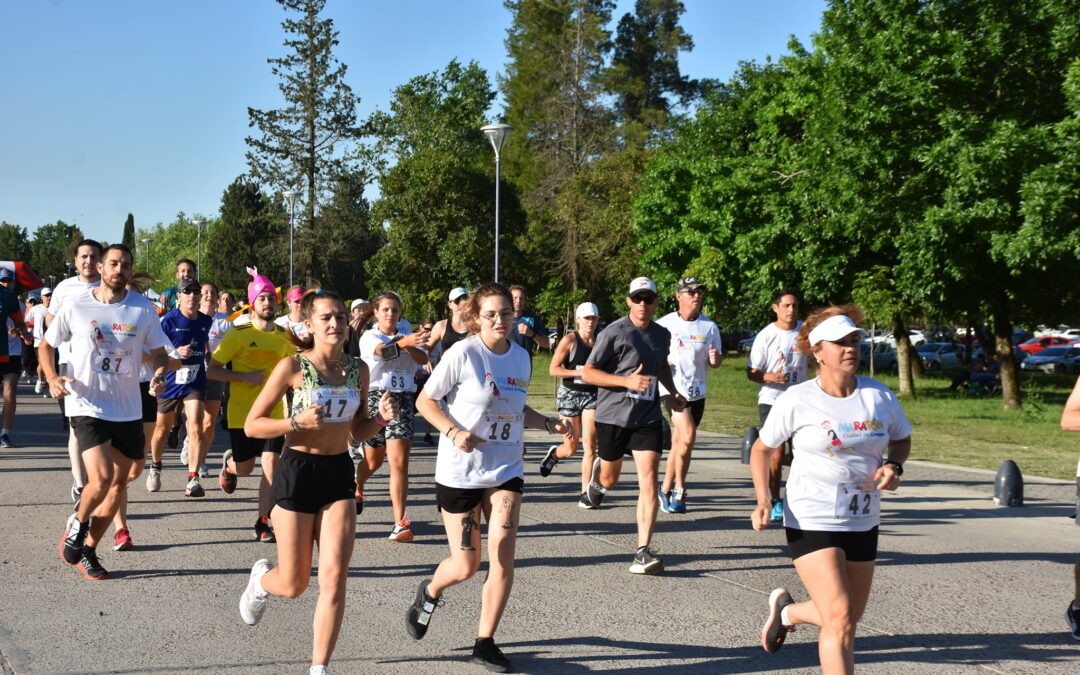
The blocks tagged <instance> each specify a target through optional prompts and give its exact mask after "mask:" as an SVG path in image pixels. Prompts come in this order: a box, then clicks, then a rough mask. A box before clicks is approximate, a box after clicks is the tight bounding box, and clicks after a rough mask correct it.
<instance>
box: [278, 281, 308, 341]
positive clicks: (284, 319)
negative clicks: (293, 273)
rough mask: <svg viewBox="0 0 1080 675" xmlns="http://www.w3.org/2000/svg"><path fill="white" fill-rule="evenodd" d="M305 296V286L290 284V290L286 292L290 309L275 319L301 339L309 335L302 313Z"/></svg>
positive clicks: (286, 300)
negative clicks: (301, 308) (306, 331)
mask: <svg viewBox="0 0 1080 675" xmlns="http://www.w3.org/2000/svg"><path fill="white" fill-rule="evenodd" d="M303 297H304V287H303V286H290V287H289V290H288V291H286V292H285V303H286V305H287V306H288V308H289V311H288V312H287V313H286V314H282V315H281V316H279V317H278V318H276V319H274V323H276V324H277V325H279V326H281V327H282V328H284V329H285V330H287V331H289V332H290V333H292V334H293V335H295V336H296V337H298V338H300V339H301V340H306V339H307V337H308V336H307V334H305V333H304V331H305V330H307V328H306V327H305V325H304V320H303V318H301V314H300V300H301V299H302V298H303Z"/></svg>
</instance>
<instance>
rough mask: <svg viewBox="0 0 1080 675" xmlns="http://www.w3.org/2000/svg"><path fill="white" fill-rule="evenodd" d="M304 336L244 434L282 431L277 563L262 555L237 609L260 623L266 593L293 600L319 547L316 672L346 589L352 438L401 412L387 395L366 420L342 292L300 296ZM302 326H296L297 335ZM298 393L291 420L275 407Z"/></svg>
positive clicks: (334, 632) (326, 660)
mask: <svg viewBox="0 0 1080 675" xmlns="http://www.w3.org/2000/svg"><path fill="white" fill-rule="evenodd" d="M298 304H299V305H300V316H301V317H302V318H303V319H304V321H305V330H304V334H306V335H308V336H309V337H308V338H307V339H306V340H299V339H297V340H296V344H297V346H299V347H300V349H301V350H302V351H301V353H300V354H299V355H297V356H294V357H287V358H284V359H282V360H281V361H280V362H279V363H278V364H277V366H276V367H275V368H274V370H273V372H272V373H271V375H270V377H269V379H267V381H266V385H265V386H264V387H263V389H262V391H261V392H260V393H259V396H258V398H256V399H255V403H254V404H253V405H252V407H251V411H250V412H249V413H248V416H247V421H246V422H245V424H244V431H245V433H247V434H249V435H250V436H251V437H253V438H265V439H274V438H280V437H281V436H282V435H285V438H286V441H287V444H288V447H287V448H285V450H284V452H283V453H282V455H281V461H280V463H279V464H278V467H277V476H276V480H275V481H274V486H273V490H272V503H273V505H274V506H273V509H274V510H273V519H274V526H275V528H276V530H277V536H278V544H277V551H278V567H276V568H275V567H274V566H273V565H272V564H271V563H270V561H269V560H266V559H263V560H259V561H257V562H256V563H255V565H254V566H253V567H252V569H251V576H250V577H249V579H248V585H247V588H246V589H245V590H244V593H243V595H241V597H240V616H241V617H242V618H243V620H244V622H245V623H247V624H249V625H254V624H256V623H258V622H259V620H260V619H261V618H262V615H263V612H264V611H265V610H266V603H267V601H268V600H269V596H271V595H276V596H278V597H285V598H296V597H298V596H300V594H302V593H303V592H304V591H305V590H306V589H307V586H308V582H309V581H310V579H311V562H312V548H313V547H314V546H315V545H316V544H318V547H319V601H318V603H317V604H316V606H315V621H314V636H313V642H312V651H311V664H312V665H311V668H310V672H311V673H325V672H327V668H328V666H329V664H330V655H331V654H332V653H333V651H334V645H335V643H336V642H337V637H338V632H339V631H340V630H341V622H342V618H343V616H344V614H345V588H346V582H347V581H348V578H349V561H350V560H351V559H352V552H353V545H354V542H355V539H356V513H355V511H354V507H353V488H354V484H353V471H352V460H351V459H349V454H348V446H349V438H350V436H353V437H358V438H367V437H369V436H372V435H373V434H374V433H375V432H376V430H378V429H380V428H382V427H384V426H386V425H387V424H388V423H389V420H391V419H393V418H394V417H396V412H397V411H396V410H395V409H394V403H393V400H392V397H391V396H390V394H389V393H384V394H383V395H382V397H381V398H380V400H379V404H378V416H377V417H375V418H372V419H369V418H368V416H367V413H366V406H364V405H363V403H364V401H365V400H366V397H365V394H366V390H367V384H368V373H367V367H366V366H365V365H364V364H363V362H361V361H358V360H357V359H354V358H351V357H348V356H346V355H345V353H344V351H343V349H344V346H345V341H346V339H347V333H348V331H347V329H348V320H347V318H346V315H345V303H344V302H343V301H342V300H341V298H340V297H339V296H338V295H337V294H336V293H330V292H328V291H321V290H320V291H308V292H307V293H306V294H305V295H304V296H303V298H302V299H301V301H300V303H298ZM294 334H295V333H294ZM288 390H292V391H293V403H292V409H291V410H290V416H289V418H288V419H282V418H281V416H279V415H277V414H276V409H277V407H278V406H279V405H280V404H281V398H282V396H284V394H285V392H286V391H288Z"/></svg>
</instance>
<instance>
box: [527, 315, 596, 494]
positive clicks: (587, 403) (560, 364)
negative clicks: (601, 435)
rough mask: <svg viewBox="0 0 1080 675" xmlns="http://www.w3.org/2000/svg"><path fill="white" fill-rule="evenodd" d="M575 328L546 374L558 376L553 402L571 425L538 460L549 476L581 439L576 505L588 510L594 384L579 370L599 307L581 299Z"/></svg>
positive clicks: (593, 337)
mask: <svg viewBox="0 0 1080 675" xmlns="http://www.w3.org/2000/svg"><path fill="white" fill-rule="evenodd" d="M574 320H575V321H576V322H577V330H576V331H571V332H569V333H567V334H566V335H564V336H563V338H562V339H561V340H559V344H558V346H556V347H555V354H554V355H553V356H552V357H551V365H550V366H549V367H548V374H549V375H551V376H552V377H561V378H562V384H561V385H560V386H559V390H558V391H557V392H555V402H556V405H557V406H558V408H559V414H560V415H562V418H563V420H564V421H566V422H569V423H570V425H571V432H570V436H569V437H568V438H567V439H566V441H565V442H564V443H562V444H561V445H553V446H551V447H550V448H548V451H547V454H546V455H544V459H543V460H541V461H540V475H541V476H545V477H546V476H549V475H551V471H552V469H554V468H555V465H556V464H558V463H559V460H561V459H566V458H568V457H573V456H574V454H575V453H576V452H577V445H578V439H581V445H582V448H583V453H582V456H581V498H580V499H579V500H578V506H580V507H581V508H583V509H591V508H593V507H592V504H590V503H589V496H588V494H586V493H588V491H589V478H590V477H591V475H592V465H593V461H594V460H595V459H596V386H595V385H592V384H586V383H585V380H583V379H581V370H582V369H583V368H584V367H585V362H586V361H588V360H589V354H591V353H592V349H593V346H594V345H595V344H596V325H597V323H598V322H599V320H600V310H599V308H597V306H596V305H594V304H593V303H591V302H583V303H581V304H580V305H578V306H577V310H576V311H575V312H574Z"/></svg>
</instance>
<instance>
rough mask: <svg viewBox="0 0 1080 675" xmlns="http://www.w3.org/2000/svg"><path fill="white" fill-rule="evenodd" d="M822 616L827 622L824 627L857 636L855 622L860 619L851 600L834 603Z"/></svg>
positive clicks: (838, 632)
mask: <svg viewBox="0 0 1080 675" xmlns="http://www.w3.org/2000/svg"><path fill="white" fill-rule="evenodd" d="M821 618H822V620H823V622H824V623H825V625H824V626H822V629H824V630H829V631H831V632H833V633H836V634H839V635H844V636H850V637H854V636H855V623H856V622H857V621H858V617H856V616H855V612H854V609H853V608H852V606H851V603H850V602H846V601H844V602H837V603H835V604H833V605H832V606H831V607H829V608H828V611H827V612H825V613H824V614H823V615H822V617H821Z"/></svg>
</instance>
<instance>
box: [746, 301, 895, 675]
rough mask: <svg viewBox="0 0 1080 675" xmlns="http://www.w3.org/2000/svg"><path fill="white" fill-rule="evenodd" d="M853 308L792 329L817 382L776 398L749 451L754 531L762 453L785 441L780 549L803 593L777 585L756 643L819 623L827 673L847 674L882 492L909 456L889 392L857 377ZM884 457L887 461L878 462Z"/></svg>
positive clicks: (767, 506)
mask: <svg viewBox="0 0 1080 675" xmlns="http://www.w3.org/2000/svg"><path fill="white" fill-rule="evenodd" d="M861 320H862V310H860V309H859V308H857V307H854V306H850V305H849V306H845V307H828V308H826V309H823V310H819V311H817V312H814V313H813V314H811V315H810V316H809V317H808V318H807V319H806V323H805V324H803V326H802V328H801V329H800V330H799V339H798V347H799V351H800V352H801V353H802V354H803V355H804V356H805V357H807V358H811V357H812V358H813V359H814V360H815V361H816V362H817V367H818V376H817V377H816V378H815V379H813V380H810V381H807V382H800V383H798V384H796V385H794V386H792V387H791V388H790V389H788V390H787V391H786V392H784V395H783V396H781V397H780V398H778V399H776V402H775V403H774V404H773V408H772V410H771V411H770V412H769V418H768V419H767V420H766V421H765V426H763V427H762V428H761V436H760V437H759V438H758V440H757V441H755V442H754V447H753V449H752V450H751V453H750V473H751V475H752V476H753V479H754V492H755V494H756V496H757V508H755V509H754V512H753V514H752V515H751V521H752V523H753V526H754V529H755V530H763V529H765V528H766V527H767V526H768V525H769V521H770V511H771V510H772V502H771V494H770V492H769V456H770V455H771V454H772V453H774V452H778V451H779V449H780V447H781V446H782V445H783V444H784V442H785V441H787V440H788V439H789V438H790V439H791V441H792V447H793V448H794V455H793V456H794V459H793V461H792V463H791V473H790V475H789V476H788V483H787V500H786V502H785V503H784V529H785V531H786V534H787V542H788V551H789V552H790V554H791V557H792V560H793V561H794V563H795V571H796V572H797V573H798V574H799V579H801V580H802V582H803V585H804V586H805V587H806V590H807V592H808V593H809V595H810V600H808V601H804V602H795V601H794V600H792V598H791V595H790V594H789V593H788V592H787V591H786V590H785V589H783V588H777V589H776V590H774V591H773V592H772V594H771V595H770V596H769V617H768V619H767V620H766V622H765V625H764V627H763V628H762V630H761V645H762V647H764V648H765V651H766V652H769V653H773V652H775V651H777V650H778V649H780V647H781V646H782V645H783V644H784V638H785V637H786V636H787V633H788V632H789V631H791V630H792V629H793V628H794V627H795V626H797V625H799V624H810V625H814V626H818V627H819V628H820V629H821V632H820V633H819V634H818V656H819V658H820V662H821V669H822V671H823V672H826V673H841V672H843V673H853V672H855V630H856V624H858V622H859V620H860V619H861V618H862V615H863V611H864V610H865V609H866V603H867V600H869V598H870V585H871V581H872V580H873V577H874V561H875V559H876V558H877V544H878V523H879V522H880V520H881V490H895V489H896V488H897V486H898V485H899V484H900V476H901V475H902V474H903V473H904V469H903V465H904V462H905V461H906V460H907V458H908V454H909V452H910V451H911V425H910V424H909V423H908V420H907V418H906V417H905V416H904V411H903V410H902V409H901V408H900V403H899V402H898V401H897V399H896V395H895V394H893V392H892V391H890V390H889V388H888V387H886V386H885V385H883V384H881V383H880V382H878V381H876V380H873V379H870V378H868V377H860V376H858V375H856V372H857V371H858V368H859V342H860V339H861V338H862V337H865V336H866V331H864V330H862V329H861V328H859V327H858V325H857V324H858V322H860V321H861ZM886 450H888V457H887V459H885V460H884V462H882V455H883V453H885V451H886Z"/></svg>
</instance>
